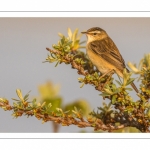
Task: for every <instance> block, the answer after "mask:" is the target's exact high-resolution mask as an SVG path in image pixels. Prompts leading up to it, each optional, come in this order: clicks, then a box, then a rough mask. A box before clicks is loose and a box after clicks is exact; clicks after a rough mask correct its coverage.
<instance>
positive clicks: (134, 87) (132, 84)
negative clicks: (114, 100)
mask: <svg viewBox="0 0 150 150" xmlns="http://www.w3.org/2000/svg"><path fill="white" fill-rule="evenodd" d="M131 86H132V88H133V89H134V90H135V91H136V92H137V93H139V90H138V89H137V87H136V86H135V84H134V83H133V82H132V83H131Z"/></svg>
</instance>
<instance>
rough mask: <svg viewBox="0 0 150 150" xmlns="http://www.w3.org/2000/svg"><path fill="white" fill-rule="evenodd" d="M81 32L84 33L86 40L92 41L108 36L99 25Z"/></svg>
mask: <svg viewBox="0 0 150 150" xmlns="http://www.w3.org/2000/svg"><path fill="white" fill-rule="evenodd" d="M81 33H82V34H86V36H87V38H88V42H92V41H95V40H102V39H104V38H106V37H107V36H108V35H107V33H106V31H105V30H103V29H102V28H99V27H93V28H90V29H88V30H87V31H85V32H81Z"/></svg>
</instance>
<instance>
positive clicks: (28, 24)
mask: <svg viewBox="0 0 150 150" xmlns="http://www.w3.org/2000/svg"><path fill="white" fill-rule="evenodd" d="M68 27H70V28H71V29H72V30H75V29H76V28H79V31H83V30H87V29H89V28H91V27H101V28H103V29H104V30H105V31H106V32H107V33H108V35H109V36H110V37H111V38H112V39H113V41H114V42H115V44H116V45H117V47H118V49H119V50H120V53H121V54H122V56H123V58H124V60H125V62H126V63H127V62H128V61H131V62H133V63H138V62H139V61H140V59H141V58H142V57H143V56H144V54H147V53H149V51H150V44H149V43H150V37H149V36H150V18H0V41H1V42H0V52H1V55H0V68H1V78H0V86H1V90H0V97H6V98H8V99H9V100H10V101H11V103H12V100H11V98H17V95H16V92H15V91H16V89H17V88H20V89H21V90H22V91H23V94H26V93H27V92H28V91H30V90H31V93H30V97H31V98H32V97H34V96H37V95H38V90H37V86H38V85H40V84H44V83H45V82H46V81H48V80H51V81H53V83H54V84H61V91H60V95H61V96H62V97H63V99H64V103H68V102H71V101H74V100H76V99H78V98H84V99H86V100H87V101H88V102H89V103H90V105H91V108H92V109H94V110H96V109H97V107H99V106H100V105H101V104H102V102H103V100H102V98H101V97H100V96H99V94H100V93H99V92H98V91H96V90H95V89H94V87H92V86H91V85H85V86H84V87H83V88H82V89H81V88H80V83H78V80H77V78H78V77H81V76H79V75H78V74H77V71H76V70H75V69H71V67H70V65H64V64H62V65H59V66H58V67H54V66H55V64H53V63H52V64H49V63H42V62H43V61H44V60H45V58H46V57H47V54H48V52H47V51H46V49H45V48H46V47H49V48H51V47H52V44H55V43H57V41H58V40H59V37H58V35H57V33H58V32H61V33H63V34H65V35H66V34H67V28H68ZM82 39H83V40H86V37H85V36H83V37H82ZM135 84H136V85H137V86H138V83H136V82H135ZM131 94H132V95H133V98H136V96H135V93H134V92H132V93H131ZM11 113H12V112H8V111H6V112H5V111H3V110H2V109H0V120H1V123H0V132H52V128H51V125H50V122H48V123H45V124H42V123H41V122H42V121H39V120H37V119H36V118H35V117H30V118H27V117H25V116H23V117H20V118H18V119H13V117H12V116H11ZM81 130H82V129H79V128H78V127H75V126H70V127H61V128H60V132H79V131H81ZM88 131H92V128H90V129H88Z"/></svg>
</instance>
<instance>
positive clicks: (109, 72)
mask: <svg viewBox="0 0 150 150" xmlns="http://www.w3.org/2000/svg"><path fill="white" fill-rule="evenodd" d="M114 72H115V71H114V70H113V69H112V70H109V71H108V72H106V73H105V74H103V75H104V76H106V75H107V74H110V75H109V77H108V78H107V80H106V82H105V83H104V85H103V87H102V91H103V89H104V87H105V85H106V84H107V83H108V82H109V80H110V78H111V77H112V75H113V74H114ZM103 75H102V76H103ZM104 76H103V77H104Z"/></svg>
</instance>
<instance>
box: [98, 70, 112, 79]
mask: <svg viewBox="0 0 150 150" xmlns="http://www.w3.org/2000/svg"><path fill="white" fill-rule="evenodd" d="M112 72H113V73H114V70H113V69H111V70H109V71H107V72H106V73H104V74H103V75H102V76H100V78H99V80H100V79H101V78H103V77H105V76H106V75H107V74H109V73H111V74H113V73H112Z"/></svg>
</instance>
